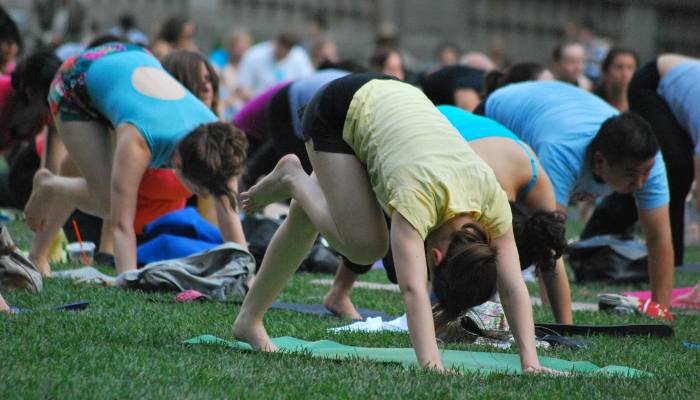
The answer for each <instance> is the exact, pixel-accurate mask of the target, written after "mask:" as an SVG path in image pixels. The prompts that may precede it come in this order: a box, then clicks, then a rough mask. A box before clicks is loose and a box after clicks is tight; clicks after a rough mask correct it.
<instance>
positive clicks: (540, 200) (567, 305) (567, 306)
mask: <svg viewBox="0 0 700 400" xmlns="http://www.w3.org/2000/svg"><path fill="white" fill-rule="evenodd" d="M531 151H532V150H531ZM532 154H534V152H532ZM535 160H536V162H537V171H538V176H537V181H536V182H535V184H534V185H533V187H532V189H531V190H530V193H528V194H527V197H525V205H526V206H527V208H528V209H529V210H530V212H535V211H537V210H547V211H559V212H561V213H563V214H564V216H566V207H565V206H564V205H562V204H559V203H557V201H556V199H555V196H554V188H553V187H552V181H551V180H550V179H549V175H547V172H546V171H545V170H544V168H542V166H541V165H540V164H539V161H537V159H535ZM540 272H541V271H540ZM540 281H541V282H542V283H543V284H544V289H545V292H546V295H547V299H549V304H550V305H551V307H552V313H553V314H554V319H555V320H556V321H557V323H560V324H572V323H573V315H572V312H571V288H570V286H569V277H568V276H567V275H566V267H565V265H564V259H563V258H562V257H559V259H558V260H557V261H556V265H555V267H554V270H551V271H549V272H542V273H541V275H540ZM540 289H542V285H540Z"/></svg>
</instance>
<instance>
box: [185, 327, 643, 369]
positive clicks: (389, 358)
mask: <svg viewBox="0 0 700 400" xmlns="http://www.w3.org/2000/svg"><path fill="white" fill-rule="evenodd" d="M272 342H273V343H274V344H275V345H276V346H277V347H279V348H280V349H281V350H283V351H285V352H290V353H302V354H305V355H306V354H310V355H311V356H313V357H321V358H329V359H333V360H342V359H355V358H361V359H366V360H370V361H376V362H385V363H389V362H390V363H399V364H401V365H403V366H404V367H410V366H418V361H417V359H416V353H415V352H414V351H413V348H372V347H355V346H346V345H342V344H340V343H336V342H333V341H330V340H319V341H317V342H307V341H305V340H301V339H297V338H293V337H290V336H283V337H279V338H274V339H272ZM184 343H189V344H200V343H215V344H223V345H225V346H229V347H233V348H236V349H240V350H248V351H250V350H252V347H251V346H250V345H249V344H248V343H244V342H229V341H227V340H224V339H220V338H217V337H216V336H212V335H203V336H198V337H195V338H192V339H190V340H186V341H185V342H184ZM440 354H441V355H442V364H443V365H444V366H445V368H460V369H462V370H463V371H465V372H467V373H469V372H472V373H479V374H490V373H494V372H496V373H507V374H522V369H521V368H520V357H519V356H518V355H517V354H502V353H481V352H475V351H460V350H443V351H441V352H440ZM539 359H540V364H541V365H542V366H544V367H549V368H552V369H555V370H559V371H570V372H576V373H592V374H596V375H598V374H603V375H616V376H624V377H628V378H633V377H647V376H651V374H650V373H648V372H645V371H640V370H638V369H634V368H629V367H623V366H618V365H609V366H607V367H603V368H600V367H598V366H596V365H594V364H591V363H589V362H587V361H577V362H571V361H566V360H560V359H557V358H551V357H539Z"/></svg>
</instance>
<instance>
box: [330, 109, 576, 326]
mask: <svg viewBox="0 0 700 400" xmlns="http://www.w3.org/2000/svg"><path fill="white" fill-rule="evenodd" d="M437 108H438V110H439V111H440V112H441V113H442V114H443V115H444V116H445V117H447V119H448V120H449V121H450V123H451V124H452V125H453V126H454V127H455V128H456V129H457V130H458V131H459V133H460V135H462V137H463V138H464V139H465V140H467V141H468V142H469V145H470V146H471V147H472V148H473V150H474V151H475V152H476V154H477V155H478V156H479V157H481V158H482V159H483V160H484V161H485V162H486V164H488V165H489V166H490V167H491V168H492V169H493V171H494V173H495V176H496V180H498V183H499V184H500V186H501V188H502V189H503V190H504V191H505V193H506V195H507V196H508V200H509V201H510V202H511V207H512V210H513V231H514V235H515V243H516V245H517V248H518V254H519V256H520V268H521V269H525V268H527V267H529V266H530V265H533V264H534V265H535V266H536V267H537V271H538V273H539V277H540V279H539V282H540V283H543V285H542V290H541V292H542V293H544V294H548V295H549V298H550V299H551V305H552V310H553V312H554V317H555V319H556V321H557V322H558V323H563V324H571V323H573V320H572V314H571V292H570V289H569V280H568V278H567V276H566V270H565V267H564V261H563V259H562V258H561V256H562V254H563V252H564V249H565V248H566V237H565V232H566V227H565V221H566V218H565V215H564V214H563V213H561V212H558V211H556V200H555V198H554V189H553V188H552V183H551V182H550V180H549V176H548V175H547V173H546V172H545V171H544V170H543V169H542V166H541V165H539V161H538V160H537V157H536V156H535V153H534V151H532V149H530V147H529V146H527V145H526V144H524V143H523V142H521V141H520V139H518V138H517V137H516V136H515V134H514V133H512V132H511V131H509V130H508V129H507V128H506V127H504V126H503V125H501V124H499V123H498V122H496V121H493V120H491V119H488V118H484V117H481V116H478V115H474V114H472V113H470V112H468V111H464V110H462V109H460V108H458V107H455V106H449V105H442V106H438V107H437ZM516 200H517V202H516ZM382 261H383V264H384V268H385V270H386V271H387V277H388V278H389V280H390V281H391V282H393V283H396V272H395V267H394V264H393V262H392V260H391V257H385V258H384V259H383V260H382ZM371 267H372V265H357V264H354V263H352V262H350V261H349V260H347V259H345V258H343V259H342V261H341V262H340V265H339V267H338V272H337V273H336V276H335V279H334V280H333V284H332V286H331V289H330V290H329V291H328V294H327V295H326V296H325V297H324V299H323V304H324V305H325V306H326V308H328V309H329V310H331V311H333V312H334V313H336V314H338V315H341V316H345V317H349V318H353V319H361V318H362V317H361V316H360V314H359V313H358V312H357V310H356V309H355V307H354V305H353V304H352V301H350V291H351V290H352V286H353V283H354V282H355V281H356V280H357V278H358V276H359V275H360V274H364V273H367V272H368V271H369V270H370V268H371Z"/></svg>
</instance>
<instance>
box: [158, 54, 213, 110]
mask: <svg viewBox="0 0 700 400" xmlns="http://www.w3.org/2000/svg"><path fill="white" fill-rule="evenodd" d="M160 62H161V64H162V65H163V68H165V70H166V71H168V73H169V74H170V75H172V76H173V77H174V78H175V79H177V80H178V81H179V82H180V83H182V86H184V87H186V88H187V90H189V91H190V92H192V93H193V94H194V95H195V96H198V95H199V92H200V91H201V89H202V75H201V67H202V63H204V66H205V68H206V69H207V71H208V72H209V77H210V79H211V88H212V90H213V91H214V100H213V101H212V104H211V109H212V111H214V113H215V114H218V107H219V76H218V75H217V73H216V71H215V70H214V67H213V66H212V65H211V63H210V62H209V60H207V59H206V57H204V56H203V55H201V54H200V53H198V52H196V51H192V50H183V49H180V50H173V51H171V52H169V53H168V54H166V55H165V56H163V58H162V59H161V60H160Z"/></svg>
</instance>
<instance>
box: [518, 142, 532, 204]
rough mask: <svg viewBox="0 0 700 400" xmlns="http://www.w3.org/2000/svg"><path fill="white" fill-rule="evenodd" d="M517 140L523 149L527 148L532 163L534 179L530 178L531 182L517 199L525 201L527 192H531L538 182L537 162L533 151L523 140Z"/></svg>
mask: <svg viewBox="0 0 700 400" xmlns="http://www.w3.org/2000/svg"><path fill="white" fill-rule="evenodd" d="M516 142H517V143H518V144H519V145H520V147H522V148H523V150H525V152H526V153H527V155H528V156H530V163H531V164H532V180H530V183H529V184H528V185H527V187H526V188H525V191H524V192H523V194H521V195H520V196H519V197H518V199H517V201H523V200H524V199H525V196H527V194H528V193H529V192H530V189H532V187H533V186H534V185H535V182H537V164H536V163H535V157H533V156H532V153H531V152H530V150H529V149H528V148H527V147H525V145H524V144H523V142H521V141H519V140H516Z"/></svg>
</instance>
